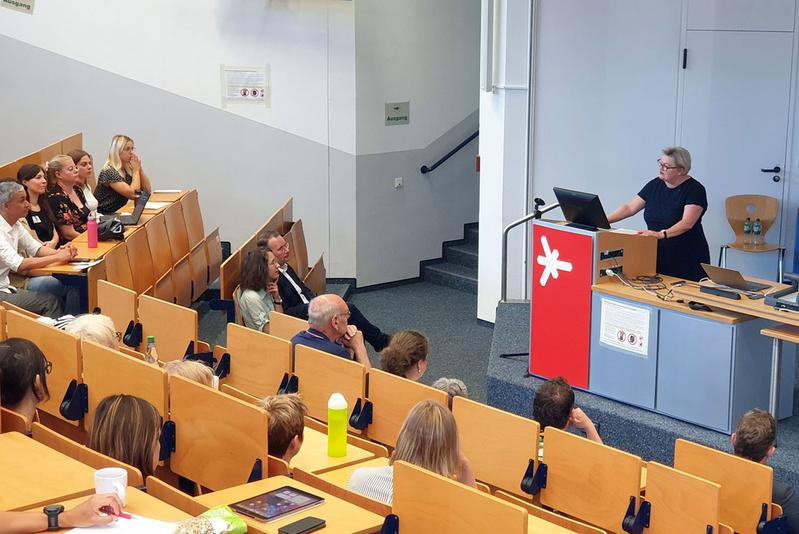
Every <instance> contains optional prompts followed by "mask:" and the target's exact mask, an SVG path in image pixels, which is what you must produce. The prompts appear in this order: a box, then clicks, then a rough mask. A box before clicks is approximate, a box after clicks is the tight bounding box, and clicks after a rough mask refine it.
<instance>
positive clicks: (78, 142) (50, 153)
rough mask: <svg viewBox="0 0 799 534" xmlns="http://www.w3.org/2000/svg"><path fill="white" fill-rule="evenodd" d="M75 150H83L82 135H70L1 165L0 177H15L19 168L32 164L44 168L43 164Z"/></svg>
mask: <svg viewBox="0 0 799 534" xmlns="http://www.w3.org/2000/svg"><path fill="white" fill-rule="evenodd" d="M76 148H83V134H82V133H76V134H73V135H70V136H69V137H65V138H64V139H61V140H59V141H56V142H55V143H53V144H51V145H48V146H46V147H44V148H40V149H39V150H36V151H34V152H32V153H30V154H28V155H26V156H22V157H21V158H18V159H16V160H14V161H10V162H8V163H5V164H3V165H2V166H0V176H9V177H15V176H16V175H17V171H19V169H20V167H22V166H23V165H26V164H28V163H33V164H35V165H39V166H41V167H44V164H45V163H47V162H48V161H50V160H51V159H52V158H54V157H56V156H58V155H61V154H66V153H68V152H69V151H70V150H74V149H76Z"/></svg>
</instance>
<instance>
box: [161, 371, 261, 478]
mask: <svg viewBox="0 0 799 534" xmlns="http://www.w3.org/2000/svg"><path fill="white" fill-rule="evenodd" d="M169 401H170V409H171V418H172V420H173V421H174V422H175V436H176V446H175V452H173V453H172V456H171V459H170V467H171V469H172V471H173V472H174V473H177V474H179V475H182V476H184V477H186V478H189V479H191V480H193V481H194V482H196V483H197V484H200V485H202V486H204V487H206V488H209V489H211V490H212V491H216V490H220V489H224V488H229V487H232V486H238V485H241V484H244V483H246V482H247V480H248V478H249V476H250V473H251V471H252V468H253V465H254V464H255V462H256V460H260V461H261V464H262V473H263V476H264V478H265V477H266V476H268V465H267V452H266V451H267V450H268V442H267V437H268V434H269V423H268V416H267V414H266V411H264V410H263V409H261V408H259V407H257V406H254V405H252V404H248V403H246V402H243V401H240V400H238V399H235V398H233V397H231V396H229V395H225V394H224V393H221V392H219V391H216V390H215V389H212V388H209V387H207V386H203V385H202V384H198V383H197V382H193V381H191V380H187V379H185V378H183V377H180V376H172V377H170V381H169Z"/></svg>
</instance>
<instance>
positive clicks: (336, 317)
mask: <svg viewBox="0 0 799 534" xmlns="http://www.w3.org/2000/svg"><path fill="white" fill-rule="evenodd" d="M349 317H350V310H349V308H348V307H347V303H346V302H344V299H342V298H341V297H339V296H338V295H332V294H328V295H319V296H318V297H314V298H313V299H312V300H311V302H310V303H309V304H308V326H309V327H310V328H308V330H306V331H304V332H300V333H299V334H297V335H295V336H294V337H293V338H291V346H292V349H293V348H294V347H296V346H297V345H305V346H307V347H311V348H314V349H317V350H321V351H322V352H328V353H330V354H333V355H335V356H341V357H342V358H347V359H348V360H355V361H356V362H358V363H360V364H363V366H364V367H366V371H367V372H368V371H369V370H370V369H371V368H372V365H371V363H370V362H369V353H367V352H366V345H364V342H363V333H362V332H361V331H360V330H358V329H357V328H355V327H354V326H352V325H348V324H347V320H348V319H349Z"/></svg>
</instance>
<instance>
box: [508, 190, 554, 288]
mask: <svg viewBox="0 0 799 534" xmlns="http://www.w3.org/2000/svg"><path fill="white" fill-rule="evenodd" d="M533 204H534V205H535V208H534V209H533V213H528V214H527V215H525V216H524V217H522V218H521V219H518V220H515V221H513V222H512V223H510V224H509V225H508V226H506V227H505V229H504V230H502V293H501V302H505V301H507V300H508V234H509V233H510V231H511V230H512V229H514V228H516V227H517V226H519V225H520V224H524V223H526V222H527V221H530V220H532V219H540V218H541V216H542V215H543V214H545V213H546V212H548V211H551V210H554V209H555V208H557V207H559V206H560V204H558V203H555V204H550V205H549V206H545V207H544V208H543V209H542V208H541V206H543V205H544V201H543V200H541V199H540V198H536V199H534V200H533Z"/></svg>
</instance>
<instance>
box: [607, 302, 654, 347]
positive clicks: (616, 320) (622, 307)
mask: <svg viewBox="0 0 799 534" xmlns="http://www.w3.org/2000/svg"><path fill="white" fill-rule="evenodd" d="M649 315H650V314H649V309H648V308H640V307H638V306H632V305H629V304H622V303H621V302H617V301H615V300H610V299H606V298H603V299H602V313H601V316H600V319H599V342H600V343H604V344H605V345H609V346H611V347H613V348H617V349H621V350H625V351H627V352H632V353H634V354H638V355H640V356H643V357H644V358H646V356H647V353H648V351H649Z"/></svg>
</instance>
